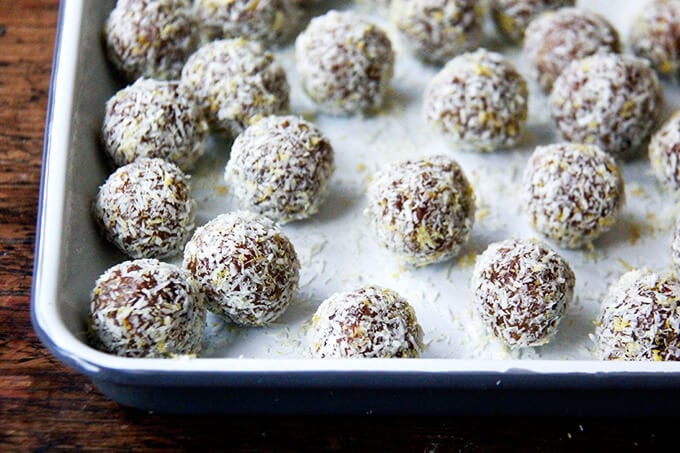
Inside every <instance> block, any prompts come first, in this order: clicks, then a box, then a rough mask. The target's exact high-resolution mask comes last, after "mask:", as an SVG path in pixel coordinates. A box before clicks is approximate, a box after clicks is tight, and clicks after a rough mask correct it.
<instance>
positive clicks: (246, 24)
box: [194, 0, 303, 47]
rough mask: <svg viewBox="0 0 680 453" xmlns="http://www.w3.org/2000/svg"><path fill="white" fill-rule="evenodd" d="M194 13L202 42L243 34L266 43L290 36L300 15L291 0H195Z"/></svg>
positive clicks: (282, 39) (280, 41)
mask: <svg viewBox="0 0 680 453" xmlns="http://www.w3.org/2000/svg"><path fill="white" fill-rule="evenodd" d="M194 13H195V14H196V18H197V19H198V22H199V34H200V35H201V41H202V42H206V43H207V42H210V41H215V40H217V39H230V38H245V39H249V40H252V41H259V42H260V43H262V45H263V46H265V47H269V46H271V45H273V44H282V43H284V42H286V41H287V40H288V39H290V38H291V37H292V36H293V35H294V34H295V33H296V32H297V30H298V29H299V26H300V22H301V21H302V17H303V14H302V10H301V9H300V7H299V6H298V2H297V1H294V0H195V2H194Z"/></svg>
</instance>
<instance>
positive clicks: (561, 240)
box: [523, 143, 625, 248]
mask: <svg viewBox="0 0 680 453" xmlns="http://www.w3.org/2000/svg"><path fill="white" fill-rule="evenodd" d="M523 186H524V198H525V202H524V203H523V204H524V206H525V209H526V211H527V213H528V214H529V218H530V222H531V225H532V226H533V227H534V228H535V229H536V230H537V231H539V232H540V233H541V234H543V235H545V236H547V237H548V238H550V239H552V240H554V241H555V242H557V243H558V244H559V245H560V246H561V247H567V248H577V247H581V246H582V245H585V244H589V243H590V242H591V241H593V240H594V239H596V238H598V237H599V236H601V235H602V234H603V233H605V232H606V231H608V230H610V229H611V227H612V226H613V225H614V223H615V222H616V219H617V218H618V215H619V213H620V211H621V208H622V207H623V204H624V202H625V191H624V181H623V176H622V175H621V170H620V169H619V167H618V166H617V164H616V162H615V161H614V159H613V158H612V157H611V156H610V155H609V154H607V153H605V152H604V151H602V150H601V149H599V148H598V147H597V146H594V145H581V144H575V143H559V144H554V145H547V146H539V147H537V148H536V150H535V151H534V153H533V155H532V156H531V158H530V159H529V163H528V165H527V168H526V170H525V173H524V181H523Z"/></svg>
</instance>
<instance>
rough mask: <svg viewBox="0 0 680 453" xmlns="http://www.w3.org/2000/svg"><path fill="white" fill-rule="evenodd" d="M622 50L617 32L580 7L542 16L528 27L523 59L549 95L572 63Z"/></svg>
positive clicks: (597, 16)
mask: <svg viewBox="0 0 680 453" xmlns="http://www.w3.org/2000/svg"><path fill="white" fill-rule="evenodd" d="M620 51H621V43H620V41H619V34H618V32H617V31H616V29H615V28H614V27H613V26H612V25H611V24H610V23H609V22H608V21H607V20H606V19H605V18H604V17H602V16H600V15H599V14H596V13H593V12H590V11H587V10H584V9H580V8H563V9H560V10H557V11H555V12H552V11H550V12H546V13H543V14H541V15H540V16H538V17H537V18H536V19H535V20H534V21H533V22H531V24H529V27H528V28H527V30H526V35H525V36H524V57H525V59H526V61H527V63H528V65H529V67H530V70H531V73H532V76H533V78H534V79H536V81H538V83H539V85H540V86H541V88H542V89H543V90H544V91H546V92H550V89H551V88H552V85H553V83H554V82H555V79H556V78H557V77H558V76H559V75H560V74H561V73H562V70H564V68H565V67H566V66H567V65H568V64H569V63H571V62H572V61H574V60H580V59H581V58H584V57H587V56H590V55H594V54H596V53H598V52H614V53H618V52H620Z"/></svg>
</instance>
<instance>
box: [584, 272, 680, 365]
mask: <svg viewBox="0 0 680 453" xmlns="http://www.w3.org/2000/svg"><path fill="white" fill-rule="evenodd" d="M678 301H680V282H678V280H677V279H676V278H675V277H674V276H672V275H668V274H658V273H656V272H653V271H651V270H649V269H639V270H633V271H630V272H627V273H625V274H624V275H623V276H622V277H621V278H620V279H619V281H617V282H616V283H614V284H613V285H612V286H611V287H610V288H609V292H608V293H607V296H606V297H605V299H604V301H603V302H602V311H601V314H600V317H599V320H598V322H597V327H596V329H595V341H596V348H595V354H596V356H597V357H598V358H599V359H601V360H655V361H660V360H674V361H675V360H680V305H679V304H678Z"/></svg>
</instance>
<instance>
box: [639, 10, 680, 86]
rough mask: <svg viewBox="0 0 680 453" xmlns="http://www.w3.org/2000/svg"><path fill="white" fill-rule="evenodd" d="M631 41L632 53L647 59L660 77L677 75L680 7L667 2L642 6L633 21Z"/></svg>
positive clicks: (679, 63)
mask: <svg viewBox="0 0 680 453" xmlns="http://www.w3.org/2000/svg"><path fill="white" fill-rule="evenodd" d="M630 42H631V47H632V49H633V53H634V54H635V55H637V56H638V57H641V58H645V59H647V60H649V61H650V63H651V65H652V67H653V68H654V69H656V70H657V71H658V72H659V73H660V74H662V75H664V76H670V75H673V74H676V73H677V72H678V68H679V67H680V4H678V2H676V1H670V0H655V1H651V2H647V3H645V4H644V8H643V9H642V10H641V11H640V14H639V15H638V16H637V17H636V18H635V20H634V21H633V27H632V29H631V33H630Z"/></svg>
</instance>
